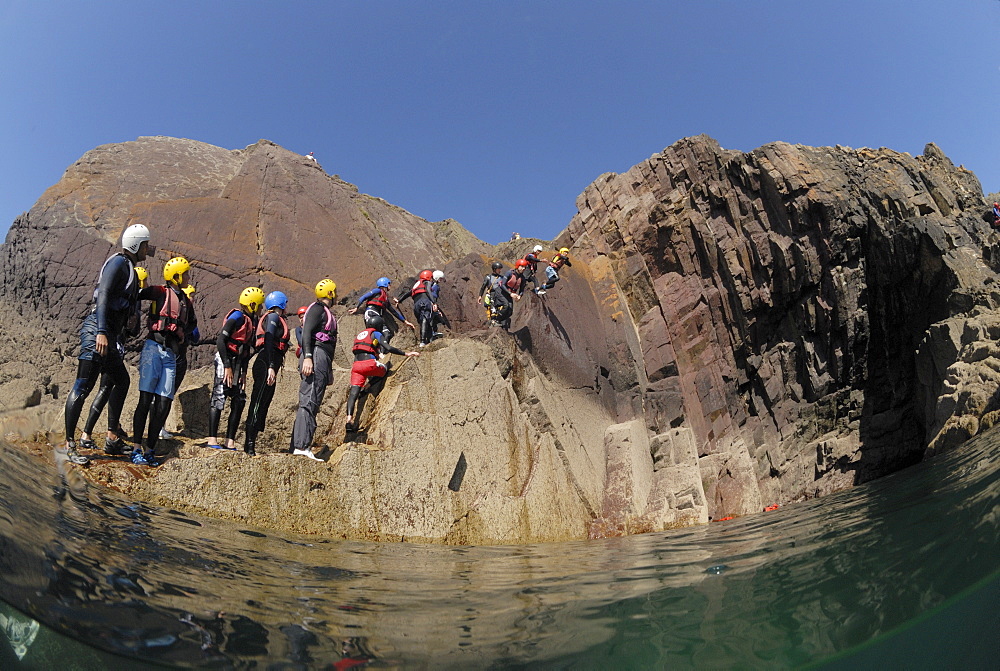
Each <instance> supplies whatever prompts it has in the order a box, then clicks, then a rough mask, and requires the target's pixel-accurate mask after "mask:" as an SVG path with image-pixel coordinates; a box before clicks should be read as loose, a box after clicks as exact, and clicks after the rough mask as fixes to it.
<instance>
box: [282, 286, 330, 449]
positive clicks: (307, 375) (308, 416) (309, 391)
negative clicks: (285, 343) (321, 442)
mask: <svg viewBox="0 0 1000 671" xmlns="http://www.w3.org/2000/svg"><path fill="white" fill-rule="evenodd" d="M315 293H316V302H314V303H313V304H312V305H310V306H309V308H308V309H307V310H306V314H305V316H304V317H303V318H302V340H301V341H300V344H301V347H302V356H301V358H300V359H299V374H300V375H301V377H302V382H301V383H300V384H299V408H298V410H296V411H295V424H294V425H293V426H292V444H291V452H292V454H295V455H299V456H303V457H309V458H310V459H315V460H316V461H323V460H322V459H320V458H319V457H317V456H316V455H315V454H313V452H312V449H311V447H312V440H313V434H315V433H316V415H317V414H318V413H319V406H320V404H322V403H323V396H324V395H325V394H326V388H327V386H328V385H329V384H330V383H331V382H333V355H334V353H335V352H336V349H337V318H336V317H334V316H333V312H331V310H330V306H331V305H333V299H334V298H336V297H337V285H336V284H335V283H334V281H333V280H331V279H324V280H320V281H319V283H317V284H316V290H315Z"/></svg>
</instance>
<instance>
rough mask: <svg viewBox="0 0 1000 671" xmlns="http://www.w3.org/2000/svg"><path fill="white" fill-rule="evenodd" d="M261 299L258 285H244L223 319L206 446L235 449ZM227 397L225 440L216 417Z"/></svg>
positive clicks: (216, 341) (219, 415)
mask: <svg viewBox="0 0 1000 671" xmlns="http://www.w3.org/2000/svg"><path fill="white" fill-rule="evenodd" d="M263 303H264V292H263V291H261V290H260V288H259V287H247V288H246V289H244V290H243V293H241V294H240V307H239V309H235V310H232V311H230V313H229V314H228V315H226V318H225V320H223V323H222V330H221V331H219V336H218V338H216V340H215V346H216V352H215V379H214V381H213V384H212V403H211V406H210V407H209V409H208V434H209V439H208V446H209V447H211V448H214V449H217V450H220V449H224V448H225V449H230V450H235V449H236V431H237V429H239V427H240V417H241V415H242V414H243V406H245V405H246V402H247V395H246V391H245V388H246V380H247V365H248V364H249V363H250V356H251V354H252V353H253V340H254V333H255V331H256V328H257V321H256V318H257V313H258V312H260V309H261V306H262V305H263ZM227 397H228V398H229V423H228V425H227V427H226V444H225V446H223V445H222V444H221V443H220V442H219V421H220V420H221V419H222V410H223V409H224V408H225V407H226V398H227Z"/></svg>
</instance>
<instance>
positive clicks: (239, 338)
mask: <svg viewBox="0 0 1000 671" xmlns="http://www.w3.org/2000/svg"><path fill="white" fill-rule="evenodd" d="M233 315H240V316H242V317H243V321H242V322H240V326H239V328H237V329H236V332H235V333H230V334H229V337H228V338H226V347H227V348H229V351H230V352H232V353H233V354H239V352H240V349H241V348H243V347H245V346H246V345H249V344H250V339H251V338H253V320H252V319H250V317H248V316H247V315H246V314H245V313H244V312H243V310H233V311H232V312H230V313H229V314H228V315H226V316H225V318H223V320H222V327H223V328H225V326H226V322H228V321H229V320H230V319H232V318H233Z"/></svg>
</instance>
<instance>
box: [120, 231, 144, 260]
mask: <svg viewBox="0 0 1000 671" xmlns="http://www.w3.org/2000/svg"><path fill="white" fill-rule="evenodd" d="M144 242H149V229H148V228H146V227H145V226H143V225H142V224H132V225H131V226H129V227H128V228H126V229H125V232H124V233H122V248H123V249H126V250H128V251H130V252H132V253H133V254H138V253H139V247H140V246H141V245H142V243H144Z"/></svg>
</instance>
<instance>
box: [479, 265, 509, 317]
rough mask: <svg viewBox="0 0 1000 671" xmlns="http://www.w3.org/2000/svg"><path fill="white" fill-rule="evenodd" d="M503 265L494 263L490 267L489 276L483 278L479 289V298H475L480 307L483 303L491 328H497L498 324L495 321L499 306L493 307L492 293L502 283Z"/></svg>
mask: <svg viewBox="0 0 1000 671" xmlns="http://www.w3.org/2000/svg"><path fill="white" fill-rule="evenodd" d="M501 270H503V264H502V263H500V262H499V261H494V262H493V264H492V265H491V266H490V274H489V275H487V276H486V277H484V278H483V284H482V286H480V287H479V297H478V298H476V302H477V303H479V304H480V305H482V304H483V303H484V301H485V304H486V311H487V313H488V314H489V317H490V324H492V325H493V326H499V325H500V322H499V321H497V311H498V310H499V308H500V305H494V303H493V293H494V291H495V290H498V287H499V285H500V283H501V282H502V281H503V273H501V272H500V271H501Z"/></svg>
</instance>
